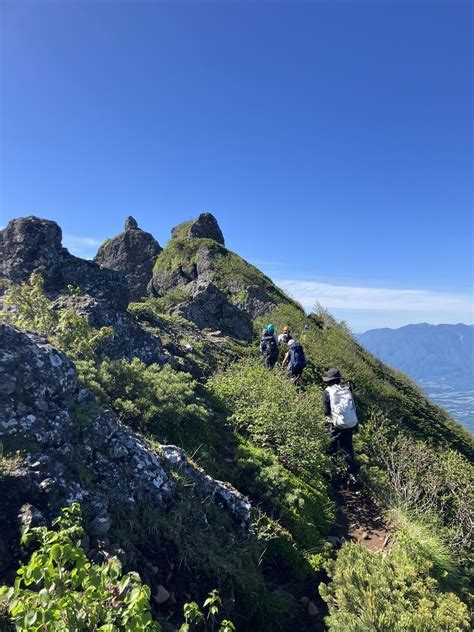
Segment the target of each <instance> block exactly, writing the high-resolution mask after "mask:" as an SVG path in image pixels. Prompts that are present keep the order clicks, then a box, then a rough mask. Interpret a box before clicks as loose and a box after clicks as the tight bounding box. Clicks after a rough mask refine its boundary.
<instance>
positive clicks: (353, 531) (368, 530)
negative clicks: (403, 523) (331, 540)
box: [332, 486, 393, 553]
mask: <svg viewBox="0 0 474 632" xmlns="http://www.w3.org/2000/svg"><path fill="white" fill-rule="evenodd" d="M334 492H335V501H336V504H337V507H338V513H337V519H336V524H335V529H334V532H333V534H332V537H336V538H339V539H340V540H347V541H350V542H358V543H359V544H361V545H362V546H364V547H365V548H366V549H368V550H369V551H372V552H373V553H379V552H381V551H389V550H390V548H391V547H392V545H393V535H392V531H391V525H390V524H389V523H388V522H387V521H386V520H385V518H384V516H383V513H382V510H381V508H380V506H379V505H378V504H377V503H376V502H375V501H374V500H373V499H372V498H371V497H370V496H369V494H368V493H367V491H365V490H364V489H363V488H361V489H360V490H351V489H347V488H345V487H343V486H340V487H336V488H334Z"/></svg>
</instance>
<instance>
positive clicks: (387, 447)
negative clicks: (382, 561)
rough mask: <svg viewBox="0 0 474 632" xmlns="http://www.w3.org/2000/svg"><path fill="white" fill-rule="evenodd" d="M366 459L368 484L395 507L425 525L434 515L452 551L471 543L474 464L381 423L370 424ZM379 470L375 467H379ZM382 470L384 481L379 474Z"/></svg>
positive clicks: (365, 429) (388, 503)
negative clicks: (429, 517)
mask: <svg viewBox="0 0 474 632" xmlns="http://www.w3.org/2000/svg"><path fill="white" fill-rule="evenodd" d="M363 434H364V435H365V436H366V440H365V444H366V454H367V457H368V462H369V463H370V464H371V465H372V469H371V470H370V475H369V476H366V479H367V484H368V485H369V486H370V487H371V488H372V490H373V491H374V493H375V494H376V495H377V496H378V497H379V498H380V499H381V500H382V501H383V502H384V504H385V505H387V506H389V507H392V508H401V509H403V510H405V511H407V512H409V513H410V514H411V515H412V516H414V517H418V518H421V519H422V520H424V521H426V519H427V517H428V516H431V517H432V519H434V521H435V522H438V523H439V525H441V526H444V527H445V528H446V529H447V530H448V534H449V543H450V547H451V548H452V550H455V551H458V552H459V551H462V550H464V549H465V548H466V547H468V546H469V544H470V542H471V541H472V534H473V524H474V515H473V507H472V497H473V492H474V476H473V468H472V465H471V464H470V463H469V462H468V461H467V459H465V458H464V457H463V456H462V455H460V454H459V453H458V452H455V451H454V450H440V449H434V448H433V447H431V446H429V445H427V444H426V443H425V442H423V441H420V440H416V439H414V438H413V437H412V436H409V435H407V434H405V433H400V432H393V431H392V430H391V429H390V428H389V427H388V426H385V427H383V426H382V425H381V424H380V423H379V424H378V425H377V426H376V427H374V425H373V424H370V423H369V424H367V426H366V427H365V428H364V430H363ZM374 466H375V467H374ZM376 468H379V470H381V472H382V473H383V476H382V477H380V476H377V475H375V476H374V475H373V474H374V473H375V474H376Z"/></svg>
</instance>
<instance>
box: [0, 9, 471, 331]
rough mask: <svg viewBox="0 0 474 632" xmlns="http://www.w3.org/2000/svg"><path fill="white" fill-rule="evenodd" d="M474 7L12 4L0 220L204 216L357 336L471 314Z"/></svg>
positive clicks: (75, 244)
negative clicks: (208, 215)
mask: <svg viewBox="0 0 474 632" xmlns="http://www.w3.org/2000/svg"><path fill="white" fill-rule="evenodd" d="M472 6H473V5H472V4H471V3H470V2H462V1H461V2H460V1H456V0H447V1H446V2H444V1H432V2H430V1H421V2H411V1H409V0H405V1H399V2H386V1H384V0H380V1H373V2H359V1H355V2H339V1H332V2H329V1H328V2H305V3H298V2H278V3H275V2H226V1H222V2H187V3H180V2H108V1H107V0H103V1H102V2H97V3H95V2H91V1H87V2H85V1H84V2H73V1H64V2H54V3H48V2H43V1H38V2H33V1H30V2H25V1H23V2H22V1H21V0H15V1H14V2H9V1H8V0H7V1H6V0H2V2H1V3H0V11H1V15H0V18H1V20H0V23H1V32H0V36H1V37H0V40H1V42H0V44H1V84H0V89H1V101H0V105H1V112H0V121H1V130H0V133H1V136H0V140H1V157H0V158H1V164H0V177H1V180H0V224H1V225H5V224H6V223H7V222H8V221H9V220H10V219H12V218H14V217H18V216H23V215H29V214H35V215H38V216H41V217H45V218H50V219H54V220H56V221H58V222H59V223H60V225H61V226H62V228H63V233H64V236H65V238H64V243H65V244H66V245H67V246H68V247H69V248H70V250H71V251H72V252H74V253H75V254H80V255H81V254H82V255H86V256H93V254H94V253H95V250H96V248H97V245H98V244H99V243H100V242H101V241H102V240H103V239H105V238H107V237H110V236H113V235H115V234H117V233H118V232H120V230H122V226H123V220H124V218H125V216H126V215H128V214H132V215H133V216H134V217H135V218H136V219H137V220H138V222H139V225H140V226H141V227H142V228H144V229H145V230H148V231H150V232H152V233H153V234H154V235H155V236H156V237H157V239H158V240H159V241H160V243H162V244H164V243H165V242H166V241H167V239H168V237H169V232H170V229H171V227H172V226H173V225H175V224H177V223H179V222H181V221H183V220H185V219H187V218H190V217H193V216H196V215H197V214H199V213H200V212H203V211H211V212H212V213H214V214H215V215H216V217H217V219H218V221H219V223H220V225H221V228H222V230H223V232H224V235H225V237H226V242H227V245H228V247H229V248H231V249H232V250H235V251H237V252H238V253H239V254H241V255H242V256H244V257H245V258H246V259H248V260H249V261H251V262H253V263H255V264H256V265H258V266H259V267H260V268H262V269H263V270H264V271H265V272H267V273H268V274H269V275H270V276H271V277H272V278H273V279H274V280H276V281H277V282H279V284H280V285H282V286H283V287H284V288H286V289H287V290H289V291H290V292H291V293H292V294H293V295H294V296H295V297H296V298H299V299H300V300H301V301H302V302H303V303H304V305H305V306H306V307H308V308H310V307H311V305H312V304H314V302H315V301H319V302H320V303H322V304H323V305H324V306H326V307H328V308H329V310H330V311H331V312H332V313H334V314H335V315H336V316H337V317H338V318H342V319H345V320H347V322H348V323H349V325H350V326H352V328H353V329H354V331H363V330H365V329H368V328H372V327H378V326H399V325H402V324H406V323H409V322H420V321H427V322H432V323H440V322H472V299H471V296H472V281H473V254H472V252H473V250H472V237H473V232H472V201H473V195H472V194H473V185H472V182H473V170H472V132H473V129H472V106H473V103H472V81H473V57H472V52H473V51H472Z"/></svg>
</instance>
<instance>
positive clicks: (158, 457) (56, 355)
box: [0, 324, 250, 563]
mask: <svg viewBox="0 0 474 632" xmlns="http://www.w3.org/2000/svg"><path fill="white" fill-rule="evenodd" d="M0 420H1V421H0V440H1V441H2V443H3V444H4V445H5V446H6V447H11V446H14V447H17V448H18V449H20V448H21V449H22V452H23V453H24V457H23V458H22V459H21V460H20V461H18V462H17V463H16V465H15V467H14V468H12V470H11V471H10V472H9V477H8V478H9V494H10V496H12V498H13V501H12V503H11V507H10V514H11V515H10V516H9V520H10V522H11V524H14V525H15V524H16V527H17V528H18V526H19V523H18V522H17V521H16V518H15V516H16V515H18V516H19V519H20V523H25V521H26V522H31V520H34V521H36V522H37V523H38V522H41V521H46V520H50V519H51V518H52V517H54V516H55V515H57V513H58V512H59V509H60V507H62V506H64V505H65V504H69V503H71V502H73V501H80V502H82V503H83V505H84V506H85V508H86V510H87V516H88V520H87V524H86V528H87V531H88V533H89V534H90V535H91V536H95V537H102V536H104V535H105V534H106V533H107V532H108V530H109V528H110V526H111V523H112V518H111V515H112V514H113V510H114V508H116V507H120V508H121V509H124V508H126V507H130V508H133V507H134V506H136V505H137V502H138V499H139V498H140V499H142V500H143V498H144V497H146V498H147V502H149V503H151V504H152V505H153V506H155V507H161V508H162V510H163V511H165V509H166V506H167V505H169V504H170V503H172V502H173V496H174V494H175V488H176V485H175V484H174V483H173V482H172V480H171V478H170V475H169V470H170V468H174V469H179V471H180V472H181V473H182V474H183V475H184V476H186V477H187V478H189V480H190V482H191V483H192V484H193V486H194V488H195V490H196V491H197V493H199V494H202V495H204V496H206V497H212V498H214V499H215V500H216V501H218V502H219V503H220V504H222V505H223V506H225V507H227V508H228V509H229V511H231V512H232V513H233V514H234V515H235V517H236V520H237V522H238V524H240V525H242V526H246V525H247V524H248V520H249V516H250V504H249V503H248V501H247V500H246V499H245V498H244V497H243V496H242V495H241V494H239V492H237V491H236V490H234V489H233V488H231V487H230V486H229V485H227V484H225V483H222V482H220V481H216V480H213V479H212V478H211V477H209V476H207V475H206V474H205V473H204V472H203V471H202V470H200V469H199V468H196V467H195V466H193V465H192V464H191V463H190V462H189V460H188V458H187V456H186V453H185V452H184V451H183V450H182V449H180V448H177V447H175V446H163V448H162V449H161V451H159V452H158V453H156V452H154V451H152V450H151V449H150V448H149V447H147V445H146V443H145V442H144V440H143V439H142V438H140V436H138V435H137V434H135V433H133V432H132V431H131V430H130V429H129V428H128V427H126V426H124V425H123V424H121V423H120V422H119V420H118V419H117V417H116V415H115V413H113V412H112V411H110V410H106V409H102V408H100V407H99V406H98V405H97V403H96V401H95V398H94V395H93V394H92V393H91V392H90V391H88V390H87V389H84V388H81V386H80V385H79V384H78V382H77V377H76V371H75V367H74V365H73V364H72V362H71V361H70V360H69V359H68V358H67V357H66V356H65V355H64V354H63V353H62V352H61V351H59V350H58V349H55V348H54V347H52V346H51V345H50V344H48V343H47V342H46V340H45V339H44V338H43V337H41V336H39V335H37V334H35V333H24V332H20V331H18V330H17V329H15V328H14V327H11V326H10V325H6V324H0ZM14 536H15V529H12V530H11V531H10V532H9V533H5V534H3V535H2V538H3V537H5V538H9V539H10V540H11V541H13V540H14V539H15V537H14ZM1 544H2V548H3V549H4V550H5V549H8V548H9V547H8V545H9V544H11V542H5V541H2V543H1ZM12 550H13V549H12ZM4 563H5V562H4Z"/></svg>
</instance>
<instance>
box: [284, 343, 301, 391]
mask: <svg viewBox="0 0 474 632" xmlns="http://www.w3.org/2000/svg"><path fill="white" fill-rule="evenodd" d="M287 344H288V351H287V352H286V355H285V357H284V358H283V362H282V363H281V366H286V365H288V374H289V375H290V376H291V379H292V381H293V384H294V385H295V386H299V385H300V381H301V374H302V373H303V369H304V368H305V366H306V358H305V357H304V351H303V347H302V346H301V344H300V343H299V342H298V341H297V340H295V339H294V338H292V339H291V340H289V341H288V343H287Z"/></svg>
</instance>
